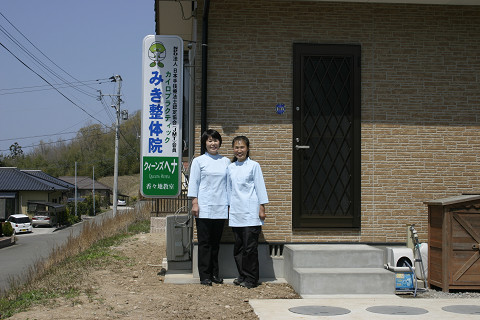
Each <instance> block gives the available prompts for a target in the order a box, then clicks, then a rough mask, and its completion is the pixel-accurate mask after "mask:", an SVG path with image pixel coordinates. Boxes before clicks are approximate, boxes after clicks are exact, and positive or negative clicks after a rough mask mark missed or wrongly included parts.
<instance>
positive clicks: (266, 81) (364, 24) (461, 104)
mask: <svg viewBox="0 0 480 320" xmlns="http://www.w3.org/2000/svg"><path fill="white" fill-rule="evenodd" d="M202 8H203V4H202V2H200V3H199V9H200V10H199V28H198V39H199V40H201V38H202V29H201V23H202V20H201V16H202V12H201V10H202ZM479 21H480V8H479V7H467V6H440V5H435V6H433V5H402V4H396V5H390V4H366V3H363V4H362V3H328V2H314V1H313V2H288V1H264V0H255V1H253V0H244V1H233V0H225V1H211V4H210V19H209V44H208V53H209V56H208V68H209V69H208V80H209V82H208V124H209V127H212V128H215V129H217V130H219V131H220V133H222V136H223V139H224V145H223V146H222V153H223V154H224V155H228V156H230V154H231V139H232V138H233V137H234V136H236V135H240V134H242V135H246V136H248V137H249V138H250V139H251V143H252V152H251V153H252V158H253V159H255V160H256V161H258V162H259V163H260V164H261V166H262V170H263V172H264V175H265V180H266V183H267V189H268V193H269V198H270V204H269V205H268V206H267V214H268V219H267V221H266V224H265V226H264V228H263V232H264V236H265V239H266V240H268V241H272V242H274V241H275V242H276V241H278V242H310V241H351V242H358V241H361V242H405V241H406V226H405V225H406V224H409V223H415V224H417V230H418V231H419V235H420V238H421V240H423V241H425V240H426V232H427V208H426V206H425V205H424V204H423V202H424V201H428V200H431V199H435V198H442V197H445V196H451V195H458V194H461V193H462V192H467V191H473V190H480V161H479V160H480V159H479V157H480V155H479V150H480V130H479V129H480V128H479V125H480V119H479V117H480V112H479V111H480V106H479V103H480V79H479V76H478V75H479V74H480V58H479V55H478V53H479V52H480V22H479ZM294 42H299V43H349V44H352V43H353V44H360V45H361V47H362V142H361V149H362V206H361V208H362V209H361V211H362V226H361V230H360V231H337V230H327V231H325V230H317V231H315V230H310V231H292V223H291V215H292V212H291V211H292V205H291V202H292V195H291V188H292V181H291V180H292V179H291V175H292V162H291V160H292V108H293V107H294V106H293V105H292V103H293V100H292V94H293V93H292V92H293V89H292V70H293V66H292V44H293V43H294ZM197 52H198V55H197V61H196V66H197V68H196V79H197V83H196V85H197V88H196V114H195V117H196V124H197V126H196V137H197V140H199V136H200V105H201V104H200V97H201V93H200V84H201V81H200V79H201V67H200V66H201V46H200V41H199V43H198V45H197ZM277 103H285V105H286V108H287V110H286V112H285V114H283V115H278V114H276V113H275V110H274V107H275V105H276V104H277ZM196 154H197V155H198V154H199V144H197V145H196ZM226 237H227V238H228V236H226Z"/></svg>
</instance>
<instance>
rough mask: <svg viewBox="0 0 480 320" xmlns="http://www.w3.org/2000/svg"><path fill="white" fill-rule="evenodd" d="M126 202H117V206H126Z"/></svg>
mask: <svg viewBox="0 0 480 320" xmlns="http://www.w3.org/2000/svg"><path fill="white" fill-rule="evenodd" d="M126 205H127V202H126V201H125V200H118V201H117V206H126Z"/></svg>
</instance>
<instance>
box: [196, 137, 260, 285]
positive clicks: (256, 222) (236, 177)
mask: <svg viewBox="0 0 480 320" xmlns="http://www.w3.org/2000/svg"><path fill="white" fill-rule="evenodd" d="M201 143H202V146H204V148H205V150H206V151H207V152H206V153H205V154H204V155H202V156H200V157H198V158H195V159H194V160H193V162H192V167H191V170H190V181H189V186H188V197H191V198H193V199H192V213H193V215H194V216H195V217H196V223H197V237H198V272H199V275H200V283H201V284H204V285H212V282H215V283H222V282H223V279H221V278H219V270H218V251H219V247H220V239H221V237H222V232H223V225H224V221H225V219H227V218H228V219H229V226H231V227H232V230H233V233H234V236H235V245H234V259H235V263H236V266H237V270H238V273H239V276H238V278H237V279H235V280H234V284H236V285H241V286H244V287H246V288H254V287H256V286H257V285H258V279H259V263H258V237H259V235H260V232H261V226H262V225H263V221H264V220H265V204H266V203H268V196H267V191H266V188H265V182H264V180H263V175H262V171H261V169H260V165H259V164H258V163H257V162H255V161H253V160H251V159H250V158H249V153H250V142H249V140H248V138H247V137H245V136H239V137H236V138H235V139H234V140H233V143H232V146H233V149H234V159H233V163H230V161H229V160H228V159H227V158H225V157H222V156H220V155H219V154H218V149H219V148H220V146H221V144H222V138H221V136H220V134H219V133H218V132H217V131H215V130H207V131H206V132H205V133H204V134H203V135H202V138H201ZM228 208H229V209H230V212H228V210H229V209H228Z"/></svg>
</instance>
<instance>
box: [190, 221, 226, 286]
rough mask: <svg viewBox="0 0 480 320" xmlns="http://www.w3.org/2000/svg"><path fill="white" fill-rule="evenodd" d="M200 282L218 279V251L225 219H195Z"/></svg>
mask: <svg viewBox="0 0 480 320" xmlns="http://www.w3.org/2000/svg"><path fill="white" fill-rule="evenodd" d="M195 221H196V223H197V238H198V274H199V275H200V281H202V280H205V279H212V276H215V277H218V272H219V268H218V251H219V250H220V239H221V238H222V233H223V225H224V223H225V219H202V218H196V219H195Z"/></svg>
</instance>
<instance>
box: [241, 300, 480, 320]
mask: <svg viewBox="0 0 480 320" xmlns="http://www.w3.org/2000/svg"><path fill="white" fill-rule="evenodd" d="M249 303H250V305H251V306H252V307H253V309H254V311H255V313H256V314H257V316H258V317H259V319H260V320H282V319H285V320H286V319H309V320H315V319H322V320H324V319H336V320H341V319H356V320H363V319H365V320H380V319H381V320H385V319H397V320H400V319H401V320H409V319H411V320H417V319H435V320H441V319H448V320H454V319H459V320H460V319H462V320H466V319H477V320H478V319H480V310H479V309H480V299H422V298H413V297H404V298H402V297H399V296H396V295H333V296H332V295H328V296H323V297H320V296H317V297H316V298H311V299H310V298H309V299H255V300H250V302H249ZM302 307H303V308H302ZM442 308H444V309H445V310H444V309H442ZM290 310H292V311H296V312H298V311H307V312H309V311H310V313H311V314H310V315H306V314H300V313H296V312H292V311H290ZM447 310H453V311H457V312H452V311H447ZM312 311H313V312H312ZM329 311H333V312H336V311H341V312H339V313H338V314H337V315H334V314H330V315H329ZM458 311H460V313H459V312H458ZM476 311H478V313H476ZM315 312H317V313H316V314H315ZM385 312H387V313H385ZM392 312H393V313H392ZM464 312H467V313H464ZM468 312H469V313H470V314H468ZM472 312H474V314H472Z"/></svg>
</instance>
